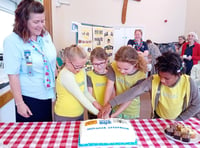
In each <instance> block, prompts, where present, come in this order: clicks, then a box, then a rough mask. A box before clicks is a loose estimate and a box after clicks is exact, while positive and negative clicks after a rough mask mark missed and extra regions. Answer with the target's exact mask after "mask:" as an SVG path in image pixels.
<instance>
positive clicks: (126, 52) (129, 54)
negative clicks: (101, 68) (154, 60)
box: [115, 46, 147, 72]
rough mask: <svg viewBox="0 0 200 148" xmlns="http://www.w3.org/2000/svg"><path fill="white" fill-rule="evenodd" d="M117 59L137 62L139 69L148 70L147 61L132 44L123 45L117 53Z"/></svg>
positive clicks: (131, 62)
mask: <svg viewBox="0 0 200 148" xmlns="http://www.w3.org/2000/svg"><path fill="white" fill-rule="evenodd" d="M115 61H120V62H127V63H130V64H132V65H134V64H136V68H138V70H140V71H143V72H147V62H146V60H145V59H144V58H143V56H142V55H140V54H138V53H137V51H136V49H134V48H133V47H130V46H122V47H121V48H120V49H119V50H118V51H117V53H116V54H115Z"/></svg>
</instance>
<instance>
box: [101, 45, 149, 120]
mask: <svg viewBox="0 0 200 148" xmlns="http://www.w3.org/2000/svg"><path fill="white" fill-rule="evenodd" d="M146 71H147V62H146V60H145V59H144V58H143V56H141V55H140V54H138V52H137V51H136V50H135V49H134V48H132V47H130V46H123V47H121V48H120V49H119V50H118V51H117V53H116V54H115V61H114V62H113V63H112V64H111V67H110V68H109V69H108V73H107V77H108V81H107V85H106V91H105V97H104V104H106V103H107V102H108V101H109V100H110V99H112V97H113V96H112V92H113V89H115V92H116V95H120V94H122V93H124V92H125V91H126V90H128V89H129V88H130V87H131V86H132V85H134V84H135V83H137V81H138V80H141V79H144V78H145V77H146V74H145V72H146ZM133 98H135V99H134V100H131V101H128V102H127V103H124V104H122V105H119V106H117V107H115V108H113V114H112V115H111V117H118V118H123V119H135V118H139V116H140V97H133ZM133 98H132V99H133Z"/></svg>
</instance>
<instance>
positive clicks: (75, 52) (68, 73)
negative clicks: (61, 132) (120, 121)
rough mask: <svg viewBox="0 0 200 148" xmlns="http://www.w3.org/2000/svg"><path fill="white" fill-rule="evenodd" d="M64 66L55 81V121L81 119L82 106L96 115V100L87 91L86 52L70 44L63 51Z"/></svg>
mask: <svg viewBox="0 0 200 148" xmlns="http://www.w3.org/2000/svg"><path fill="white" fill-rule="evenodd" d="M64 58H65V66H64V67H63V69H62V70H61V71H60V73H59V75H58V77H57V81H56V91H57V100H56V103H55V114H54V115H55V117H54V118H55V120H56V121H73V120H83V113H84V107H85V108H86V109H87V110H89V111H90V112H91V113H93V114H95V115H97V114H98V109H97V108H96V107H95V105H96V104H97V102H96V100H95V99H94V98H93V97H92V96H91V95H90V94H89V92H88V91H87V82H86V72H85V70H84V67H85V63H86V61H87V53H86V52H85V51H84V50H83V49H82V48H80V47H78V46H76V45H72V46H70V47H68V48H66V49H65V51H64Z"/></svg>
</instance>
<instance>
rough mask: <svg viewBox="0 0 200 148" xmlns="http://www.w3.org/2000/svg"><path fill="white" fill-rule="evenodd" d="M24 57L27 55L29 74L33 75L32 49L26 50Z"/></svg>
mask: <svg viewBox="0 0 200 148" xmlns="http://www.w3.org/2000/svg"><path fill="white" fill-rule="evenodd" d="M24 57H25V60H26V66H27V74H28V75H29V76H32V75H33V71H32V58H31V51H30V50H24Z"/></svg>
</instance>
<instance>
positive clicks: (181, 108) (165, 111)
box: [99, 52, 200, 120]
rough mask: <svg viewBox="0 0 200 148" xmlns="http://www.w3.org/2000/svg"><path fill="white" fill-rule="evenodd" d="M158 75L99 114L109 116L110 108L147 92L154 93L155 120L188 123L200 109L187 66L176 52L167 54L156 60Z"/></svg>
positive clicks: (199, 102)
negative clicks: (185, 72)
mask: <svg viewBox="0 0 200 148" xmlns="http://www.w3.org/2000/svg"><path fill="white" fill-rule="evenodd" d="M155 66H156V70H157V71H158V74H156V75H153V76H151V77H149V78H148V79H146V80H144V81H142V82H140V83H138V84H137V85H135V86H133V87H132V88H130V89H129V90H127V91H126V92H125V93H123V94H121V95H119V96H117V97H115V98H114V99H113V100H110V101H109V102H108V103H107V104H106V105H105V106H104V108H103V109H102V110H101V112H100V113H99V116H103V117H106V116H107V115H108V114H109V112H110V111H111V107H114V106H116V105H119V104H122V103H124V102H127V101H130V100H132V99H133V98H135V97H137V96H139V95H141V94H142V93H144V92H148V91H149V92H150V94H151V106H152V115H153V116H152V117H153V118H164V119H174V120H186V119H188V118H190V117H192V116H194V115H197V117H198V114H197V113H198V112H199V110H200V96H199V93H198V88H197V86H196V85H195V83H194V81H193V80H192V79H191V78H190V77H189V76H188V75H185V74H183V73H184V64H183V62H182V60H181V58H180V56H179V55H178V54H177V53H172V52H167V53H164V54H163V55H162V56H160V57H158V58H157V64H156V65H155Z"/></svg>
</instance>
